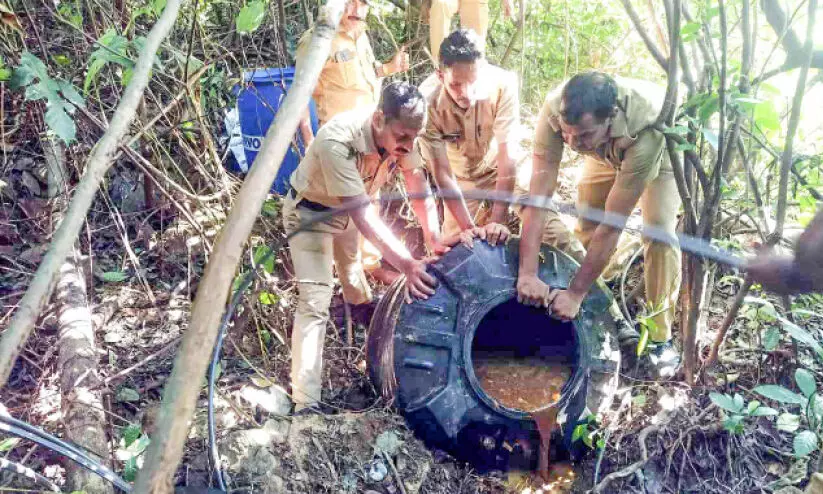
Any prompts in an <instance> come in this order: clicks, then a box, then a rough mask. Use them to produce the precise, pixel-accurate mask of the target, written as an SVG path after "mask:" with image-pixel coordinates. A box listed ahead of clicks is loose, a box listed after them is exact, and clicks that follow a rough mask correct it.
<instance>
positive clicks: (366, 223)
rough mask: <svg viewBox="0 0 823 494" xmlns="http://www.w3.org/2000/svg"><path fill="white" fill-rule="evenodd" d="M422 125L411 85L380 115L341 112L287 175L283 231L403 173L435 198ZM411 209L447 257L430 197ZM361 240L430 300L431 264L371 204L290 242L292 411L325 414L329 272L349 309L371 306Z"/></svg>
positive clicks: (396, 90)
mask: <svg viewBox="0 0 823 494" xmlns="http://www.w3.org/2000/svg"><path fill="white" fill-rule="evenodd" d="M425 120H426V103H425V101H424V100H423V96H422V95H421V94H420V92H419V91H418V90H417V89H416V88H415V87H414V86H411V85H409V84H407V83H392V84H389V85H388V86H386V87H385V88H384V89H383V91H382V95H381V99H380V104H379V105H378V107H377V108H376V109H374V108H371V109H367V110H366V111H360V110H355V111H352V112H345V113H341V114H339V115H337V116H336V117H334V118H332V119H331V120H330V121H329V122H328V123H327V124H326V125H324V126H323V128H322V129H320V131H319V132H318V133H317V137H316V138H315V139H314V142H312V144H311V145H310V146H309V148H308V150H307V151H306V156H305V158H303V161H301V162H300V165H299V166H298V167H297V169H296V170H295V171H294V174H293V175H292V177H291V181H290V184H291V188H290V190H289V192H288V193H287V195H286V198H285V200H284V202H283V224H284V226H285V229H286V232H287V233H291V232H294V231H296V230H297V229H298V228H299V226H300V224H301V222H304V221H306V220H308V219H309V218H311V217H312V215H316V214H318V213H322V212H324V211H328V210H330V209H331V208H334V207H338V206H346V205H352V203H354V204H365V201H368V200H369V199H370V198H372V197H374V194H375V193H376V192H377V191H378V190H379V189H380V187H381V186H382V185H383V184H385V183H386V182H387V181H388V180H389V179H390V178H391V177H392V176H393V175H394V174H395V173H397V172H401V173H402V174H403V177H404V179H405V181H406V189H407V190H408V192H409V193H410V194H424V193H427V192H429V188H428V183H427V182H426V178H425V174H424V173H423V162H422V159H421V157H420V155H419V153H418V151H417V149H416V143H415V138H416V137H417V135H418V133H419V132H420V131H421V130H422V129H423V125H424V124H425ZM454 192H455V193H459V192H457V191H454ZM411 202H412V208H413V209H414V212H415V215H416V216H417V219H418V220H419V221H420V225H421V227H422V229H423V236H424V239H425V242H426V246H427V248H428V249H429V251H430V252H432V253H434V254H441V253H444V252H446V251H447V250H448V247H446V246H445V245H444V244H443V243H442V242H441V240H440V236H439V227H438V221H437V210H436V208H435V205H434V201H433V200H432V199H431V198H430V197H427V198H425V199H413V200H412V201H411ZM361 235H362V236H364V237H365V238H366V239H368V240H369V241H370V242H371V243H372V244H374V245H375V246H376V247H377V248H378V249H379V251H380V253H381V254H382V255H383V258H384V259H385V260H386V261H388V262H389V263H391V264H392V266H394V267H395V268H397V269H398V270H399V271H400V272H401V273H403V274H405V275H406V290H407V293H406V299H407V301H411V299H412V297H415V298H427V297H428V296H429V295H432V294H433V293H434V287H435V279H434V278H433V277H432V276H431V275H429V274H427V273H426V261H424V260H420V259H415V258H414V257H412V255H411V254H410V253H409V251H408V250H407V249H406V247H405V246H404V245H403V243H402V242H401V241H400V240H399V239H398V238H397V237H396V236H395V235H394V233H392V231H391V230H390V229H389V227H388V226H387V225H386V224H385V223H384V222H383V221H382V220H381V219H380V217H379V216H378V215H377V214H376V213H375V210H374V208H373V207H372V206H371V205H364V206H361V207H356V208H355V209H352V210H351V211H349V213H348V214H347V215H346V214H343V215H336V216H333V217H330V218H328V219H325V220H323V221H320V222H318V223H315V224H313V225H311V226H310V227H309V228H308V229H307V230H306V231H302V232H300V233H299V234H298V235H295V236H294V237H293V238H292V239H291V240H290V241H289V250H290V251H291V256H292V262H293V264H294V273H295V277H296V278H297V286H298V290H299V297H298V304H297V309H296V311H295V315H294V326H293V329H292V373H291V374H292V396H293V399H294V401H295V411H300V410H303V409H308V411H307V412H304V413H311V412H313V411H317V410H319V403H320V391H321V370H322V356H323V341H324V339H325V334H326V324H327V322H328V319H329V304H330V302H331V298H332V293H333V288H334V284H333V279H334V273H333V266H336V267H337V274H338V277H339V278H340V280H341V284H342V286H343V296H344V298H345V299H346V301H347V302H349V303H351V304H355V305H356V304H365V303H369V302H371V300H372V292H371V288H370V287H369V284H368V282H367V281H366V278H365V275H364V274H363V266H362V262H361V253H360V247H359V245H360V236H361ZM469 235H471V233H470V232H469Z"/></svg>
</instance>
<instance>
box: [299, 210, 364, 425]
mask: <svg viewBox="0 0 823 494" xmlns="http://www.w3.org/2000/svg"><path fill="white" fill-rule="evenodd" d="M298 201H299V198H298V199H292V198H291V197H289V196H287V197H286V198H285V199H284V201H283V225H284V227H285V230H286V233H287V234H290V233H292V232H294V231H295V230H296V229H297V228H298V226H299V225H300V223H301V222H302V221H305V220H307V219H308V218H311V216H312V215H315V214H317V213H314V212H313V211H311V210H308V209H305V208H303V207H299V206H297V202H298ZM360 237H361V236H360V232H359V231H358V230H357V228H356V227H355V226H354V222H353V221H351V219H350V218H349V217H348V216H347V215H341V216H335V217H333V218H330V219H327V220H325V221H322V222H319V223H315V224H314V225H312V226H311V227H309V229H308V230H306V231H302V232H300V233H299V234H297V235H295V236H294V237H293V238H292V239H291V240H290V241H289V251H290V252H291V257H292V263H293V264H294V275H295V277H296V279H297V289H298V300H297V308H296V309H295V313H294V326H293V327H292V335H291V345H292V365H291V380H292V398H293V399H294V402H295V410H300V409H301V408H304V407H306V406H307V405H311V404H314V403H318V402H319V401H320V391H321V389H322V369H323V343H324V341H325V339H326V325H327V323H328V320H329V305H330V304H331V298H332V295H333V294H334V267H336V268H337V275H338V277H339V278H340V282H341V285H342V287H343V297H344V298H345V299H346V301H347V302H349V303H351V304H362V303H366V302H369V301H371V299H372V293H371V288H370V287H369V284H368V282H367V281H366V276H365V274H364V273H363V265H362V261H361V254H360Z"/></svg>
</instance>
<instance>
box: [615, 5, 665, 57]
mask: <svg viewBox="0 0 823 494" xmlns="http://www.w3.org/2000/svg"><path fill="white" fill-rule="evenodd" d="M620 1H621V2H622V3H623V8H625V9H626V13H627V14H628V15H629V19H631V20H632V24H634V28H635V29H637V32H638V34H640V37H641V38H643V42H644V43H646V48H648V49H649V52H651V54H652V57H653V58H654V59H655V60H656V61H657V63H658V64H660V67H662V68H663V70H666V68H667V66H668V62H667V61H666V57H664V56H663V53H661V52H660V49H659V48H658V47H657V45H655V44H654V40H652V38H651V36H649V33H648V32H646V28H645V27H644V26H643V22H642V21H641V20H640V16H638V15H637V11H636V10H634V7H633V6H632V2H631V0H620Z"/></svg>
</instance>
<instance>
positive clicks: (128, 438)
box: [123, 424, 142, 448]
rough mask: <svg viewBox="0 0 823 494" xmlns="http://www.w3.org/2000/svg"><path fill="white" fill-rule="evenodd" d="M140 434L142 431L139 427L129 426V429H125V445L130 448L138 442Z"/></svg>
mask: <svg viewBox="0 0 823 494" xmlns="http://www.w3.org/2000/svg"><path fill="white" fill-rule="evenodd" d="M140 434H142V431H141V430H140V426H139V425H136V424H131V425H129V426H128V427H126V428H125V429H123V445H124V446H125V447H126V448H128V447H129V446H130V445H131V443H133V442H134V441H137V439H138V438H139V437H140Z"/></svg>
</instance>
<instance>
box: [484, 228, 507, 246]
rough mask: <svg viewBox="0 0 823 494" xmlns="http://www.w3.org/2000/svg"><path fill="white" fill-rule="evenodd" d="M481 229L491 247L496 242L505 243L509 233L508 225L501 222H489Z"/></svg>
mask: <svg viewBox="0 0 823 494" xmlns="http://www.w3.org/2000/svg"><path fill="white" fill-rule="evenodd" d="M483 229H484V230H485V231H486V242H488V243H489V245H491V246H492V247H494V246H496V245H497V244H503V243H506V240H508V238H509V236H510V235H511V232H510V231H509V229H508V227H506V225H503V224H502V223H489V224H488V225H486V226H484V227H483Z"/></svg>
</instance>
